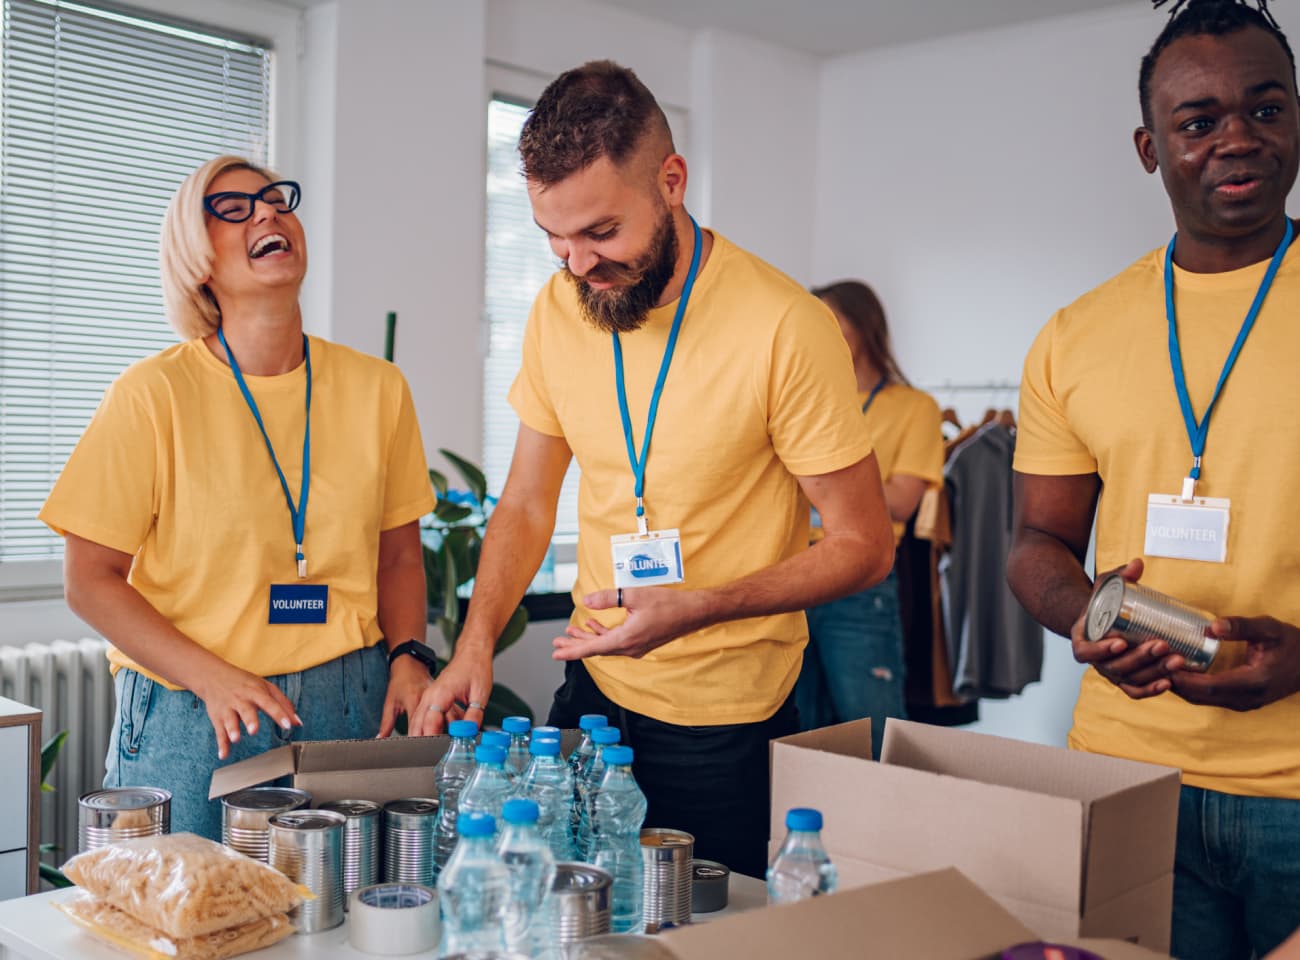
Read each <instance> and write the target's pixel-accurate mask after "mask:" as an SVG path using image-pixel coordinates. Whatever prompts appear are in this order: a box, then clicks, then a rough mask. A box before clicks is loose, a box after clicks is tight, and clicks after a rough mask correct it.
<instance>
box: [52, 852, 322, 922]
mask: <svg viewBox="0 0 1300 960" xmlns="http://www.w3.org/2000/svg"><path fill="white" fill-rule="evenodd" d="M63 872H64V873H65V874H67V876H68V878H69V879H70V880H72V882H73V883H75V884H77V886H79V887H81V888H83V889H84V890H86V891H87V892H88V893H90V894H92V895H94V896H95V897H97V898H99V899H100V900H103V901H104V902H105V903H107V904H109V905H111V906H114V907H117V908H118V909H119V910H122V911H124V912H125V913H127V914H129V915H130V916H131V917H132V918H133V919H135V920H138V921H139V922H140V923H142V924H144V925H145V926H147V927H152V928H154V929H155V930H160V931H162V932H163V933H165V934H167V935H168V936H170V937H173V938H181V939H185V938H190V937H202V936H205V935H206V934H210V933H215V932H216V931H218V930H225V929H227V928H229V927H236V926H239V925H240V924H246V923H252V922H253V921H255V920H261V919H263V918H264V917H271V916H275V915H277V914H282V913H288V912H289V911H290V910H292V909H293V908H294V907H296V906H298V905H299V904H300V903H302V901H303V888H301V887H299V886H297V885H296V884H294V883H293V882H292V881H291V880H289V879H288V878H287V877H285V876H284V874H282V873H280V871H278V870H275V869H274V868H272V867H268V866H267V865H266V864H264V863H262V862H260V861H258V860H253V859H251V858H249V857H246V856H244V855H243V854H242V853H237V852H236V851H234V850H231V849H229V848H228V847H223V846H222V845H221V844H219V843H214V842H213V841H211V840H206V839H204V838H203V837H200V836H196V835H195V834H192V833H173V834H168V835H165V836H161V837H140V838H139V839H136V840H124V841H122V842H120V843H113V844H109V845H108V846H106V847H101V848H99V849H98V850H91V851H88V852H86V853H81V854H78V855H77V856H75V857H73V858H72V859H71V860H69V861H68V862H67V863H66V864H64V865H63Z"/></svg>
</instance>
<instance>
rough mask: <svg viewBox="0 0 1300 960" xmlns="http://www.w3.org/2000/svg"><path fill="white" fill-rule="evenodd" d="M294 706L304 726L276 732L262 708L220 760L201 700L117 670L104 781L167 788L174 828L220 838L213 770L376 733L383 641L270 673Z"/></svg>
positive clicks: (384, 668) (384, 673)
mask: <svg viewBox="0 0 1300 960" xmlns="http://www.w3.org/2000/svg"><path fill="white" fill-rule="evenodd" d="M266 679H267V680H269V681H271V683H274V684H275V685H276V686H277V687H279V688H280V689H281V690H282V691H283V692H284V695H285V697H287V698H288V700H289V702H290V703H292V704H293V707H294V710H295V711H297V713H298V716H300V717H302V721H303V725H302V726H301V727H294V728H293V729H292V730H290V731H287V732H286V731H284V730H281V729H280V728H279V727H278V726H277V725H276V724H275V723H274V722H272V721H271V720H269V719H268V718H267V717H266V715H265V714H259V715H258V725H257V733H256V734H255V735H253V736H249V734H248V732H247V731H242V730H241V732H240V737H239V742H238V743H236V744H233V745H232V746H231V748H230V756H228V757H227V758H226V759H225V760H224V761H219V760H217V739H216V734H215V733H213V731H212V721H210V720H209V719H208V712H207V710H206V709H205V708H204V706H203V702H202V701H201V700H200V699H199V698H198V697H196V696H195V695H194V694H192V693H190V692H189V691H188V690H168V689H167V688H166V687H164V686H163V685H162V684H161V683H156V682H154V681H153V680H150V679H149V678H148V677H146V676H145V675H144V674H141V673H137V672H136V671H135V670H125V669H123V670H119V671H118V672H117V676H116V677H115V678H114V680H113V685H114V688H115V690H116V692H117V723H116V725H115V726H114V729H113V733H112V736H111V737H110V738H109V742H108V758H107V761H106V765H107V773H106V774H105V776H104V786H105V787H162V788H163V789H164V790H170V791H171V794H172V807H171V829H172V832H173V833H181V832H189V833H197V834H199V835H200V836H203V837H208V838H210V839H212V840H220V839H221V801H220V800H209V799H208V786H209V784H210V782H211V780H212V771H213V770H215V769H216V768H217V767H221V766H226V765H227V764H231V763H236V762H238V761H240V760H246V759H248V758H249V757H253V756H256V755H257V754H259V753H264V752H265V751H267V750H270V749H273V748H274V747H282V746H284V745H285V744H288V743H292V742H294V741H300V740H351V739H357V738H361V737H373V736H375V734H377V733H378V732H379V721H380V719H381V717H382V716H383V709H384V696H385V694H386V693H387V691H388V657H387V653H386V652H385V650H384V645H383V644H382V643H381V644H377V645H376V646H373V647H367V648H366V649H364V650H356V651H353V652H352V653H349V654H346V655H344V656H342V657H339V658H338V659H336V660H330V661H328V662H327V663H322V664H320V665H319V666H315V667H312V668H311V669H310V670H303V671H301V672H298V673H286V674H283V675H281V676H276V677H267V678H266Z"/></svg>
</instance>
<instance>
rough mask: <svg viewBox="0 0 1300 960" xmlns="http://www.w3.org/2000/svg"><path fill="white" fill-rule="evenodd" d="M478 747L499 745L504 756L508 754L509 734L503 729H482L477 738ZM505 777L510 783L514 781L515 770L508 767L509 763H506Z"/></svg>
mask: <svg viewBox="0 0 1300 960" xmlns="http://www.w3.org/2000/svg"><path fill="white" fill-rule="evenodd" d="M478 745H479V746H480V747H500V748H501V749H502V750H504V751H505V752H506V757H507V758H509V756H510V734H508V733H506V732H505V731H504V730H484V731H483V732H482V733H481V734H480V735H479V738H478ZM506 779H508V780H509V781H510V782H511V783H514V781H515V772H514V770H512V769H510V764H509V763H508V762H507V763H506Z"/></svg>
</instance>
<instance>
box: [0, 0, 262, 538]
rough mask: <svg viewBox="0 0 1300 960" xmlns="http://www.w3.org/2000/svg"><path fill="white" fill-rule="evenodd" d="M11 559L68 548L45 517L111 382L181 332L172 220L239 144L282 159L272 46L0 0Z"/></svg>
mask: <svg viewBox="0 0 1300 960" xmlns="http://www.w3.org/2000/svg"><path fill="white" fill-rule="evenodd" d="M0 4H2V6H0V562H7V561H19V560H35V559H43V558H52V557H57V556H59V555H60V554H61V553H62V544H61V542H60V540H59V538H58V537H56V536H54V535H53V534H52V533H50V532H49V531H48V529H47V528H46V527H45V526H44V525H43V524H41V523H40V522H39V521H37V520H36V513H37V511H38V510H39V509H40V506H41V504H42V503H43V502H44V500H45V497H46V495H47V494H48V492H49V490H50V487H51V485H52V484H53V482H54V480H55V478H56V477H57V476H58V473H59V471H60V470H61V469H62V467H63V463H64V461H65V460H66V459H67V457H68V454H69V453H70V452H71V451H72V448H73V446H74V445H75V444H76V441H77V439H78V438H79V437H80V435H81V432H82V430H83V429H84V428H85V426H86V423H87V422H88V421H89V419H90V416H91V414H92V413H93V412H94V409H95V406H96V405H97V404H98V402H99V399H100V397H101V395H102V394H103V392H104V389H105V388H106V387H107V386H108V384H109V383H110V382H111V381H112V380H113V378H114V377H115V376H117V375H118V374H119V373H120V372H121V371H122V370H123V369H124V368H126V367H127V366H128V365H130V364H131V363H133V362H134V361H136V360H139V359H141V358H142V357H145V356H148V355H149V354H151V353H154V352H156V351H158V350H160V349H162V348H164V347H166V346H168V345H170V344H172V343H174V342H175V340H176V336H175V334H174V333H173V332H172V330H171V328H170V327H169V326H168V325H167V322H166V320H165V319H164V316H163V307H162V293H161V290H160V280H159V277H158V257H157V250H158V231H159V226H160V224H161V222H162V215H163V211H164V210H165V208H166V205H167V201H168V200H169V199H170V197H171V195H172V193H173V192H174V191H175V189H176V187H177V185H178V184H179V183H180V181H181V180H182V179H184V177H185V176H186V175H187V174H189V173H190V172H191V171H192V170H193V169H194V168H195V167H197V166H199V165H200V164H201V163H203V162H204V161H205V160H208V159H210V158H212V157H214V156H217V155H219V154H223V153H235V154H240V155H243V156H247V157H249V158H250V159H252V160H253V161H254V162H255V163H259V164H264V163H266V162H267V154H268V139H269V137H268V131H269V119H270V86H271V50H270V49H269V45H267V44H265V43H259V42H257V41H255V40H253V39H251V38H247V37H236V36H232V35H229V34H228V33H223V32H220V31H213V30H209V29H207V28H203V27H199V26H195V25H188V24H180V23H174V22H165V21H162V20H156V19H151V18H146V17H143V16H141V15H139V14H137V13H131V12H127V11H125V10H117V9H111V8H105V7H97V6H88V5H83V4H77V3H66V2H59V0H0Z"/></svg>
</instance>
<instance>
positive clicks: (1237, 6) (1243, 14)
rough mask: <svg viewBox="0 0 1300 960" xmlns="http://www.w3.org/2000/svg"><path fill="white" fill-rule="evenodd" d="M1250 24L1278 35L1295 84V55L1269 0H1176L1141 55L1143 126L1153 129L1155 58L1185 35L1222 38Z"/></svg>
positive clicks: (1163, 0)
mask: <svg viewBox="0 0 1300 960" xmlns="http://www.w3.org/2000/svg"><path fill="white" fill-rule="evenodd" d="M1169 2H1170V0H1151V4H1152V6H1154V7H1157V8H1159V7H1163V6H1164V5H1165V4H1167V3H1169ZM1247 27H1257V28H1259V29H1260V30H1263V31H1265V32H1267V33H1271V34H1272V35H1273V36H1274V37H1276V38H1277V42H1278V43H1280V44H1282V49H1283V50H1285V51H1286V57H1287V60H1289V61H1290V62H1291V83H1292V86H1293V87H1294V86H1295V54H1293V53H1292V52H1291V44H1289V43H1287V39H1286V34H1284V33H1283V32H1282V30H1281V28H1280V27H1278V25H1277V21H1276V20H1274V19H1273V14H1271V13H1270V12H1269V9H1268V0H1255V3H1254V4H1251V3H1247V2H1246V0H1175V2H1174V5H1173V7H1172V8H1171V9H1170V13H1169V22H1168V23H1166V24H1165V28H1164V29H1163V30H1161V31H1160V36H1158V37H1156V42H1155V43H1153V44H1152V45H1151V49H1150V50H1148V51H1147V55H1146V56H1145V57H1143V58H1142V67H1141V69H1140V70H1139V71H1138V101H1139V102H1140V103H1141V105H1142V125H1143V126H1144V127H1146V128H1147V129H1148V130H1149V129H1150V128H1151V77H1152V75H1153V74H1154V73H1155V72H1156V61H1157V60H1159V59H1160V54H1162V53H1163V52H1164V51H1165V48H1166V47H1168V46H1169V45H1170V44H1171V43H1173V42H1174V41H1175V40H1181V39H1182V38H1183V37H1204V36H1210V37H1222V36H1226V35H1227V34H1230V33H1236V32H1237V31H1238V30H1244V29H1246V28H1247Z"/></svg>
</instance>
